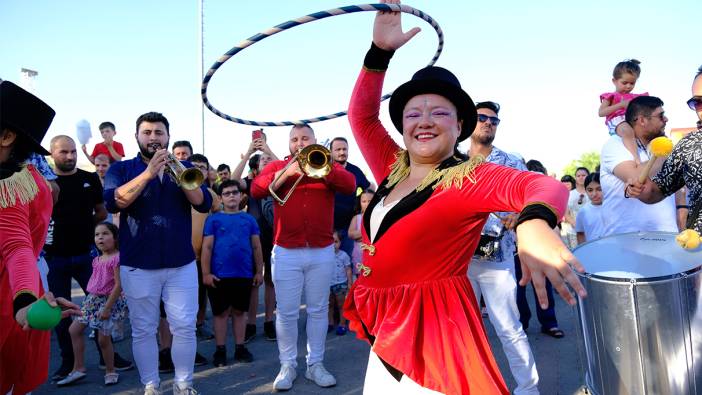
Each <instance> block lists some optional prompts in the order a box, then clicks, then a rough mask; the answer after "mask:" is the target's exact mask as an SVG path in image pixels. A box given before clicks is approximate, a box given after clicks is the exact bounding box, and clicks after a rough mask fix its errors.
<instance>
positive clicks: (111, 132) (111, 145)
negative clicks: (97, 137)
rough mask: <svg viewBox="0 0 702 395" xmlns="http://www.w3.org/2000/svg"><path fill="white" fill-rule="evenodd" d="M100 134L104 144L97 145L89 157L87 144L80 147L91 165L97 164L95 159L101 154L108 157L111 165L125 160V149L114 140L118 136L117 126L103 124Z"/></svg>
mask: <svg viewBox="0 0 702 395" xmlns="http://www.w3.org/2000/svg"><path fill="white" fill-rule="evenodd" d="M100 134H101V135H102V139H103V142H102V143H97V144H95V148H93V153H92V154H90V155H88V149H87V148H86V147H85V144H83V145H82V146H81V147H80V148H81V149H82V150H83V153H84V154H85V156H87V157H88V160H89V161H90V163H92V164H95V158H96V157H97V156H98V155H100V154H105V155H107V156H108V157H109V158H110V163H112V162H117V161H120V160H122V158H124V147H123V146H122V144H121V143H120V142H118V141H114V140H113V139H114V137H115V134H117V132H116V131H115V124H114V123H112V122H103V123H101V124H100Z"/></svg>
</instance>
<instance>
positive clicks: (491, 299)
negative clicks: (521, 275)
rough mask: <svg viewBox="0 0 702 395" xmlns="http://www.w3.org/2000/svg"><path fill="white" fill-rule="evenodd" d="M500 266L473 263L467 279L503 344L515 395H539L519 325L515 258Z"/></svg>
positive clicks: (533, 369)
mask: <svg viewBox="0 0 702 395" xmlns="http://www.w3.org/2000/svg"><path fill="white" fill-rule="evenodd" d="M508 255H509V257H507V259H506V260H504V261H501V262H493V261H483V260H478V259H473V260H472V261H471V263H470V266H469V267H468V278H469V279H470V284H471V286H472V287H473V291H474V292H475V299H476V300H477V301H478V303H480V295H481V294H482V295H483V298H484V299H485V306H486V307H487V310H488V314H489V316H490V322H491V323H492V326H493V327H494V328H495V332H497V336H498V338H499V339H500V342H501V343H502V349H503V350H504V352H505V355H506V356H507V361H508V362H509V367H510V370H511V371H512V376H513V377H514V380H515V381H516V382H517V388H515V389H514V393H515V395H522V394H538V393H539V389H538V387H537V385H538V383H539V373H538V372H537V371H536V363H535V362H534V356H533V355H532V353H531V348H530V347H529V340H528V339H527V336H526V333H524V329H523V328H522V324H521V322H519V310H518V309H517V280H516V279H515V277H514V257H513V256H512V255H511V254H508Z"/></svg>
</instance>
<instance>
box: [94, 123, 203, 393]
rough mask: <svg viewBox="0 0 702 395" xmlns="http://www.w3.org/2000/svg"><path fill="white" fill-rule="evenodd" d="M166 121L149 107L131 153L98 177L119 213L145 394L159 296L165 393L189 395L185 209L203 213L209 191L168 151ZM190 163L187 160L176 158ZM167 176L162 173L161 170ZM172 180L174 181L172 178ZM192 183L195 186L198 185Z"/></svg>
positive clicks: (151, 383) (191, 260)
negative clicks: (166, 347) (167, 378)
mask: <svg viewBox="0 0 702 395" xmlns="http://www.w3.org/2000/svg"><path fill="white" fill-rule="evenodd" d="M169 138H170V135H169V130H168V120H167V119H166V117H164V116H163V115H162V114H160V113H156V112H149V113H146V114H143V115H141V116H140V117H139V118H138V119H137V121H136V139H137V143H138V145H139V151H140V152H139V153H138V154H137V156H136V157H135V158H133V159H130V160H126V161H121V162H116V163H115V164H113V165H112V166H111V167H110V169H109V170H108V172H107V175H106V176H105V192H104V198H105V204H106V207H107V210H108V211H109V212H111V213H116V212H119V213H120V222H121V224H122V226H120V235H119V238H120V244H121V245H120V263H121V265H120V266H121V267H120V277H121V279H122V288H123V289H124V293H125V295H126V296H127V304H128V306H129V311H130V315H131V317H132V349H133V353H134V359H135V361H136V364H137V367H138V368H139V376H140V378H141V382H142V383H143V384H144V386H145V390H144V394H145V395H157V394H160V392H159V384H160V379H159V376H158V347H157V345H156V329H157V327H158V322H159V315H160V314H159V303H160V301H161V300H163V302H164V305H165V309H166V313H167V316H168V323H169V326H170V330H171V333H172V334H173V345H172V347H171V355H172V357H173V364H174V365H175V381H174V383H173V393H174V394H176V395H181V394H182V395H185V394H188V395H193V394H196V393H197V392H196V391H195V390H194V389H193V387H192V378H193V364H194V360H195V349H196V337H195V320H196V315H197V310H198V304H197V290H198V280H197V269H196V266H195V255H194V253H193V249H192V245H191V244H190V237H191V227H192V225H191V212H190V208H191V207H193V208H194V209H195V210H197V211H198V212H201V213H207V212H208V211H209V209H210V206H211V205H212V196H211V195H210V194H209V193H208V192H207V188H206V186H204V185H202V183H201V181H198V180H193V179H192V178H193V177H191V175H192V174H191V173H188V174H187V175H183V174H182V173H185V172H184V171H182V169H181V168H180V166H179V165H178V163H173V162H174V161H175V162H177V159H175V157H173V156H172V155H171V154H169V152H168V140H169ZM179 163H180V164H182V165H183V166H184V167H185V168H191V167H192V165H191V164H190V163H189V162H179ZM167 172H170V173H175V174H173V177H169V175H168V174H164V173H167ZM176 179H180V180H179V182H176ZM198 182H199V184H200V185H198Z"/></svg>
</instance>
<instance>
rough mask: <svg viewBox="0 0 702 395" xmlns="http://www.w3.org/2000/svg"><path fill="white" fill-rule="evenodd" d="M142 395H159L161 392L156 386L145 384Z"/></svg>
mask: <svg viewBox="0 0 702 395" xmlns="http://www.w3.org/2000/svg"><path fill="white" fill-rule="evenodd" d="M144 395H161V391H159V390H158V387H157V386H155V385H153V384H147V385H146V387H144Z"/></svg>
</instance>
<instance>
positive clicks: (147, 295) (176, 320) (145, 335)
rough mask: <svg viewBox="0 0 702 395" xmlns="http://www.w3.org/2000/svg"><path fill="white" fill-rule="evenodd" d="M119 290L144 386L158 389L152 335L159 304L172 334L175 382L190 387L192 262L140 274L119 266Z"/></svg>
mask: <svg viewBox="0 0 702 395" xmlns="http://www.w3.org/2000/svg"><path fill="white" fill-rule="evenodd" d="M119 274H120V278H121V280H122V289H123V290H124V294H125V295H126V297H127V305H128V306H129V319H130V321H131V323H132V352H133V354H134V361H135V362H136V365H137V368H138V369H139V377H140V378H141V383H142V384H144V385H148V384H153V385H155V386H157V387H158V386H159V384H160V381H161V380H160V378H159V376H158V345H157V343H156V332H157V330H158V323H159V319H160V316H161V312H160V308H159V305H160V302H161V300H163V304H164V306H165V308H166V316H167V318H168V325H169V327H170V329H171V333H172V334H173V345H172V346H171V357H172V358H173V365H174V366H175V382H176V383H184V384H188V385H191V383H192V380H193V369H194V364H195V351H196V347H197V343H196V338H195V320H196V318H197V309H198V305H197V268H196V266H195V261H193V262H191V263H189V264H187V265H185V266H181V267H178V268H173V269H158V270H143V269H137V268H133V267H130V266H120V271H119Z"/></svg>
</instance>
